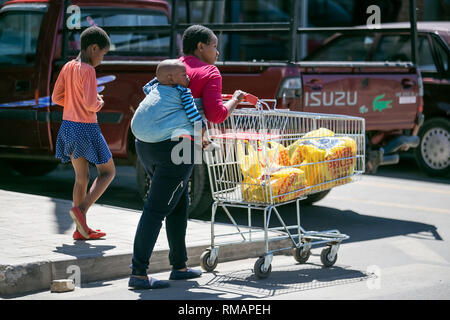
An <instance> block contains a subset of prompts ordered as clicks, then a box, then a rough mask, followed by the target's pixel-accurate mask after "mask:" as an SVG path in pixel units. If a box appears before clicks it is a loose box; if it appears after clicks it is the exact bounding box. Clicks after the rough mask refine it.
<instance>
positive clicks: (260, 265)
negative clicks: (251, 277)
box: [253, 257, 272, 279]
mask: <svg viewBox="0 0 450 320" xmlns="http://www.w3.org/2000/svg"><path fill="white" fill-rule="evenodd" d="M264 261H265V258H264V257H262V258H259V259H258V260H256V262H255V266H254V267H253V271H254V272H255V276H256V277H257V278H258V279H264V278H267V277H268V276H269V275H270V273H271V272H272V264H270V265H269V268H268V269H267V270H266V271H264Z"/></svg>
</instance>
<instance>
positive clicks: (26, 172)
mask: <svg viewBox="0 0 450 320" xmlns="http://www.w3.org/2000/svg"><path fill="white" fill-rule="evenodd" d="M9 164H10V166H11V167H12V168H13V169H14V170H15V171H17V172H18V173H20V174H21V175H23V176H27V177H38V176H43V175H45V174H47V173H49V172H51V171H53V170H55V169H56V167H57V166H58V164H59V163H58V162H53V161H51V162H49V161H31V160H14V161H10V162H9Z"/></svg>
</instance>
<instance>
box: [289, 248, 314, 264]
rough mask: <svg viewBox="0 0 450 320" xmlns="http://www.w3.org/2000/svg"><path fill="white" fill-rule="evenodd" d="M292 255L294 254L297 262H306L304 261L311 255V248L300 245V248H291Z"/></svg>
mask: <svg viewBox="0 0 450 320" xmlns="http://www.w3.org/2000/svg"><path fill="white" fill-rule="evenodd" d="M292 255H293V256H294V259H295V260H296V261H297V262H298V263H302V264H303V263H306V261H308V259H309V257H310V256H311V250H310V249H305V247H301V248H295V249H294V250H293V253H292Z"/></svg>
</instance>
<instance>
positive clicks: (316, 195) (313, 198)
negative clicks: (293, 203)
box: [300, 189, 331, 205]
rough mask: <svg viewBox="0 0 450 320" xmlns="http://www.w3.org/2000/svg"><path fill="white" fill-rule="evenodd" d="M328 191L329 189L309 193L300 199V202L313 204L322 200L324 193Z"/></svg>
mask: <svg viewBox="0 0 450 320" xmlns="http://www.w3.org/2000/svg"><path fill="white" fill-rule="evenodd" d="M330 191H331V189H329V190H325V191H320V192H316V193H313V194H310V195H309V196H308V198H306V199H305V200H301V201H300V204H306V205H308V204H313V203H314V202H317V201H319V200H322V199H323V198H325V197H326V195H327V194H328V193H329V192H330Z"/></svg>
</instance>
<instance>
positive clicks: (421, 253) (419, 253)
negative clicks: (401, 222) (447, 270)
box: [391, 238, 448, 265]
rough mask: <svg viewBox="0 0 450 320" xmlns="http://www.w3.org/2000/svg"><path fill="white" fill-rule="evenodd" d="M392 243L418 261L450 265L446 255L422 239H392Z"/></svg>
mask: <svg viewBox="0 0 450 320" xmlns="http://www.w3.org/2000/svg"><path fill="white" fill-rule="evenodd" d="M391 245H392V246H394V247H396V248H397V249H399V250H401V251H402V252H403V253H404V254H406V255H408V256H409V257H411V258H412V259H415V260H417V261H424V262H427V263H439V264H444V265H448V261H447V260H446V259H445V258H444V257H442V256H441V255H439V254H438V253H436V252H435V251H434V250H432V249H431V248H429V247H428V246H427V245H425V244H424V243H423V242H422V241H420V240H417V239H413V238H405V239H400V240H397V239H395V240H394V241H392V243H391Z"/></svg>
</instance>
